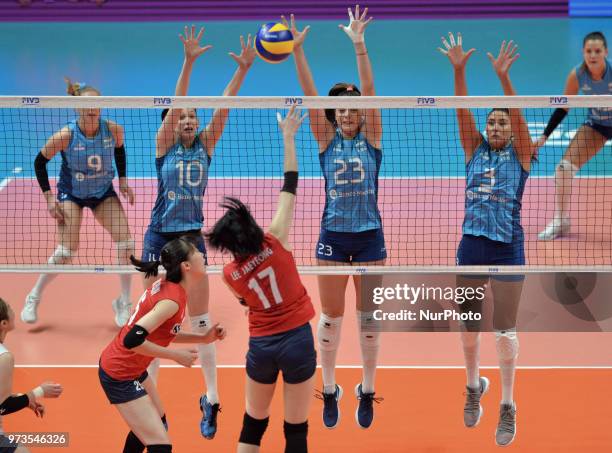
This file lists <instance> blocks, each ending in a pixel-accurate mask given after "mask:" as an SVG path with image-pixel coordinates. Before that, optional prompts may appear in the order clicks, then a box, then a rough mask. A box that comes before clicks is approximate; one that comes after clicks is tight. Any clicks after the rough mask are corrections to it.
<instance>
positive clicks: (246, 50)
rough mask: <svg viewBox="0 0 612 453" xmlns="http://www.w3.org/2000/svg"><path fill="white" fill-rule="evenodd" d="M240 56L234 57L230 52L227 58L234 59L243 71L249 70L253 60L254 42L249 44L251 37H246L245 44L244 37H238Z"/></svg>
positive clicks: (254, 53)
mask: <svg viewBox="0 0 612 453" xmlns="http://www.w3.org/2000/svg"><path fill="white" fill-rule="evenodd" d="M240 48H241V50H240V55H236V54H235V53H234V52H230V53H229V56H230V57H232V58H233V59H234V61H235V62H236V63H238V66H240V67H241V68H244V69H249V68H250V67H251V65H252V64H253V61H254V60H255V55H256V52H255V40H254V39H253V42H252V43H251V35H250V34H249V35H248V36H247V40H246V44H245V42H244V36H240Z"/></svg>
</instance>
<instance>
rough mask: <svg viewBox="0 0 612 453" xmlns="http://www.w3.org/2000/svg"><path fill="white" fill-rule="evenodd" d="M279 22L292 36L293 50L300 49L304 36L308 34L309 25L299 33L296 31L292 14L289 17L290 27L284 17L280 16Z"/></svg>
mask: <svg viewBox="0 0 612 453" xmlns="http://www.w3.org/2000/svg"><path fill="white" fill-rule="evenodd" d="M281 21H282V22H283V24H284V25H285V27H287V28H288V29H289V30H290V31H291V34H292V35H293V50H295V49H298V48H300V47H302V45H303V44H304V39H306V35H307V34H308V30H310V25H306V26H305V27H304V28H303V29H302V31H299V30H298V29H297V25H296V24H295V16H294V15H293V14H292V15H291V25H289V24H288V23H287V19H286V18H285V16H281Z"/></svg>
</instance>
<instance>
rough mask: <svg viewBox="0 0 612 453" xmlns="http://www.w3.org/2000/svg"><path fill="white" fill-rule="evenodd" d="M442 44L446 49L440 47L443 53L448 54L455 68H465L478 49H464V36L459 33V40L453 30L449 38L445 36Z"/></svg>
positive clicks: (449, 33)
mask: <svg viewBox="0 0 612 453" xmlns="http://www.w3.org/2000/svg"><path fill="white" fill-rule="evenodd" d="M442 45H443V46H444V49H442V48H441V47H438V50H439V51H440V52H442V54H444V55H446V56H447V57H448V59H449V61H450V62H451V64H452V65H453V67H454V68H455V69H463V68H464V67H465V64H466V63H467V61H468V60H469V59H470V57H471V56H472V54H473V53H474V52H476V49H474V48H472V49H470V50H468V51H467V52H464V51H463V38H462V36H461V33H457V41H455V37H454V36H453V34H452V33H451V32H448V40H447V39H446V38H445V37H444V36H443V37H442Z"/></svg>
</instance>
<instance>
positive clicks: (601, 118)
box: [537, 31, 612, 241]
mask: <svg viewBox="0 0 612 453" xmlns="http://www.w3.org/2000/svg"><path fill="white" fill-rule="evenodd" d="M582 55H583V58H584V59H583V61H582V63H580V64H579V65H578V66H576V67H575V68H574V69H572V71H571V72H570V74H569V76H568V77H567V81H566V82H565V90H564V94H566V95H576V94H578V93H579V92H581V93H582V94H586V95H598V94H599V95H602V94H605V95H610V94H612V67H610V60H608V44H607V42H606V37H605V36H604V35H603V33H601V32H598V31H595V32H592V33H589V34H588V35H586V36H585V37H584V40H583V43H582ZM567 112H568V109H565V108H558V109H556V110H555V111H554V113H553V114H552V116H551V117H550V120H549V121H548V125H547V126H546V129H544V133H543V134H542V136H541V137H540V139H539V140H538V142H537V146H538V147H540V146H543V145H544V143H546V140H547V139H548V137H549V136H550V134H552V132H553V131H554V130H555V128H556V127H557V126H558V125H559V124H560V123H561V121H563V118H565V116H566V115H567ZM611 138H612V109H609V108H590V109H589V113H588V118H587V120H586V121H585V122H584V124H583V125H582V126H580V128H579V129H578V131H576V135H574V137H573V138H572V141H571V142H570V144H569V147H568V148H567V150H566V151H565V155H564V156H563V159H562V160H561V162H559V163H558V164H557V168H556V170H555V213H554V216H553V219H552V220H551V221H550V223H549V224H548V225H547V226H546V228H545V229H544V230H543V231H542V232H540V234H539V235H538V238H539V239H540V240H543V241H547V240H552V239H555V238H557V237H559V236H562V235H563V234H566V233H568V232H569V230H570V218H569V203H570V198H571V195H572V180H573V179H574V176H575V175H576V173H577V172H578V171H579V170H580V169H581V168H582V166H583V165H584V164H586V163H587V162H588V161H589V160H591V158H592V157H593V156H595V154H597V153H598V152H599V151H600V150H601V149H602V148H603V146H604V145H605V144H606V142H607V141H608V140H610V139H611Z"/></svg>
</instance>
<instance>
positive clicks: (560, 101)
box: [548, 96, 568, 105]
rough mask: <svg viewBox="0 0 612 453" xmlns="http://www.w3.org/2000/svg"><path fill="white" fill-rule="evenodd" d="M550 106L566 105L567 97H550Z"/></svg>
mask: <svg viewBox="0 0 612 453" xmlns="http://www.w3.org/2000/svg"><path fill="white" fill-rule="evenodd" d="M548 103H549V104H550V105H567V103H568V100H567V96H551V97H549V98H548Z"/></svg>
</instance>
